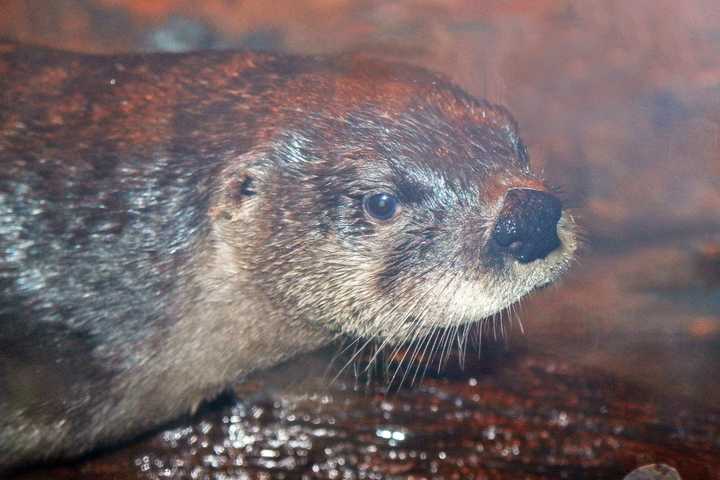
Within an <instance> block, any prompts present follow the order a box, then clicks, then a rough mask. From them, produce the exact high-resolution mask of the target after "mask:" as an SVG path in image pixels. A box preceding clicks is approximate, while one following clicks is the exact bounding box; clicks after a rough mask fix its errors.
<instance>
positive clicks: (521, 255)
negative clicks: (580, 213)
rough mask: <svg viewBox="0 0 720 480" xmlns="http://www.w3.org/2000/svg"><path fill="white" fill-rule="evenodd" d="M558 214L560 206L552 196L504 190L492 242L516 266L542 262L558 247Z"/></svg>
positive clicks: (529, 190) (532, 191) (526, 190)
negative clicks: (535, 261) (508, 256)
mask: <svg viewBox="0 0 720 480" xmlns="http://www.w3.org/2000/svg"><path fill="white" fill-rule="evenodd" d="M561 214H562V204H561V203H560V200H558V199H557V197H555V196H554V195H551V194H549V193H546V192H542V191H539V190H531V189H527V188H516V189H511V190H508V192H507V193H506V194H505V200H504V202H503V207H502V209H501V210H500V214H499V215H498V218H497V221H496V223H495V227H494V228H493V232H492V240H493V241H494V242H495V243H496V244H497V245H498V247H500V250H501V251H502V252H504V253H506V254H508V255H510V256H511V257H513V258H516V259H517V260H518V261H519V262H520V263H530V262H532V261H534V260H537V259H540V258H545V257H546V256H548V255H549V254H550V252H552V251H553V250H555V249H556V248H558V247H559V246H560V239H559V238H558V235H557V224H558V221H559V220H560V216H561Z"/></svg>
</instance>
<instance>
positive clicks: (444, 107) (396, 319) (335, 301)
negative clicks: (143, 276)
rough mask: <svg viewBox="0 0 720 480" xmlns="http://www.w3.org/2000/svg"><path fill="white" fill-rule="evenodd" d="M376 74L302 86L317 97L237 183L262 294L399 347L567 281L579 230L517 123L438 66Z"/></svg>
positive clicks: (300, 104) (306, 95)
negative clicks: (536, 168) (532, 158)
mask: <svg viewBox="0 0 720 480" xmlns="http://www.w3.org/2000/svg"><path fill="white" fill-rule="evenodd" d="M368 72H370V70H369V69H366V70H365V71H364V74H363V75H358V73H357V72H353V73H352V75H350V74H348V75H347V76H341V77H339V78H338V77H333V78H331V79H330V80H328V79H327V78H325V77H320V78H317V77H316V78H314V79H312V82H310V81H306V82H305V83H302V82H301V84H299V85H295V86H292V85H291V86H289V87H288V88H289V89H290V90H291V91H292V90H293V89H295V90H297V91H301V92H302V95H300V94H298V96H297V99H296V101H294V102H290V103H291V105H292V106H293V107H294V108H293V109H292V110H288V111H285V112H284V117H283V121H282V122H281V123H282V124H281V125H273V126H272V128H271V129H269V130H268V132H270V131H271V133H266V135H265V137H266V141H264V142H263V143H262V144H261V145H260V146H259V147H258V148H257V149H256V150H255V151H253V152H252V153H251V155H252V156H253V158H254V159H253V161H252V162H251V163H252V164H251V165H250V166H249V167H248V168H247V169H246V170H244V171H243V172H242V174H238V175H236V177H237V180H236V183H235V187H233V188H234V191H235V192H237V191H239V192H240V193H239V200H238V202H237V206H236V207H235V208H237V209H239V211H240V212H241V214H240V215H238V216H237V220H236V222H238V223H239V224H240V225H241V226H240V227H238V232H242V233H238V235H237V236H238V237H243V238H244V239H245V240H242V241H240V240H238V244H237V248H236V252H237V253H236V254H237V255H241V256H242V257H243V260H242V264H243V265H246V266H248V267H247V268H248V269H249V270H250V273H251V275H252V277H253V281H254V282H255V283H256V284H257V285H261V288H260V291H261V292H262V294H263V295H267V296H268V298H269V299H270V301H271V303H272V304H274V305H276V306H277V308H278V309H280V310H282V311H283V312H285V313H286V314H287V315H289V316H291V317H294V318H298V319H302V321H306V322H313V323H316V324H319V325H322V326H324V327H327V328H328V329H332V330H334V331H337V332H344V333H348V334H351V335H354V336H361V337H374V338H377V337H380V338H384V339H387V340H388V341H391V342H395V341H403V340H407V339H414V338H420V337H421V336H423V335H425V334H427V333H428V332H429V331H431V330H432V329H433V328H434V327H453V326H458V325H461V324H465V323H467V322H473V321H475V320H479V319H482V318H485V317H488V316H492V315H493V314H495V313H497V312H499V311H502V310H503V309H505V308H507V307H509V306H510V305H512V304H513V303H514V302H517V301H518V300H519V299H520V298H522V297H523V296H524V295H527V294H528V293H530V292H531V291H533V290H534V289H536V288H538V287H542V286H544V285H547V284H549V283H551V282H553V281H554V280H555V279H557V278H558V276H559V275H560V274H561V273H562V272H563V271H564V270H566V269H567V267H568V265H569V263H570V261H571V260H572V258H573V255H574V252H575V249H576V237H575V233H574V222H573V219H572V217H571V215H570V214H569V213H568V212H567V211H566V210H564V209H563V208H562V205H561V203H560V201H559V200H558V198H557V197H556V196H555V195H553V194H552V193H551V192H550V191H549V190H548V188H547V187H546V186H545V184H544V183H543V181H542V180H541V179H540V178H539V177H538V176H537V175H536V174H534V173H533V172H532V171H531V169H530V167H529V164H528V156H527V152H526V149H525V146H524V145H523V144H522V142H521V141H520V138H519V136H518V132H517V129H516V125H515V123H514V122H513V120H512V119H511V117H510V116H509V114H508V113H507V112H506V111H505V110H504V109H503V108H501V107H497V106H493V105H491V104H488V103H486V102H482V101H478V100H476V99H474V98H472V97H470V96H468V95H466V94H465V93H463V92H462V91H461V90H459V89H458V88H457V87H455V86H453V85H451V84H450V83H448V82H446V81H444V80H442V79H441V78H438V77H437V76H435V75H432V74H430V73H427V72H425V71H423V70H416V69H408V68H407V67H396V69H395V70H393V71H391V72H390V73H388V72H387V71H386V72H384V74H383V75H382V79H379V78H378V75H376V74H371V73H368ZM315 97H317V98H315ZM306 101H307V102H308V104H307V105H305V103H304V102H306ZM285 103H287V101H286V102H285ZM243 175H244V176H243Z"/></svg>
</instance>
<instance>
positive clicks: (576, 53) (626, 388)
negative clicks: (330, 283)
mask: <svg viewBox="0 0 720 480" xmlns="http://www.w3.org/2000/svg"><path fill="white" fill-rule="evenodd" d="M0 36H4V37H9V38H14V39H19V40H21V41H24V42H28V43H33V44H39V45H48V46H53V47H57V48H64V49H69V50H75V51H82V52H97V53H117V52H127V51H157V50H160V51H169V52H173V51H185V50H195V49H215V48H251V49H259V50H270V51H282V52H293V53H300V54H326V53H336V52H347V51H362V52H365V53H368V54H371V55H376V56H378V57H383V58H389V59H395V60H402V61H406V62H410V63H414V64H418V65H422V66H426V67H428V68H431V69H434V70H437V71H440V72H442V73H444V74H445V75H447V76H448V77H450V78H452V79H453V80H454V81H455V82H456V83H458V84H459V85H461V86H462V87H463V88H465V89H466V90H468V91H469V92H471V93H472V94H474V95H476V96H479V97H485V98H488V99H489V100H491V101H493V102H495V103H501V104H504V105H506V106H507V107H508V108H509V109H510V110H511V111H512V112H513V114H514V116H515V118H516V119H517V120H518V122H519V124H520V128H521V132H522V134H523V137H524V140H525V143H526V144H527V145H528V147H529V150H530V155H531V162H532V163H533V164H534V166H535V168H536V169H540V170H542V171H544V172H545V176H546V178H547V179H548V181H549V182H550V183H551V184H554V185H559V186H560V187H561V188H562V191H563V192H564V197H565V198H566V200H567V203H568V204H569V205H570V206H571V207H573V208H575V209H576V215H577V217H578V219H579V221H580V223H581V225H582V227H583V230H584V231H585V237H586V239H587V240H586V244H585V247H584V249H583V250H584V251H583V252H582V255H581V258H580V260H579V262H578V264H577V265H576V266H575V268H574V270H573V271H572V272H571V274H570V275H568V276H567V277H566V278H565V279H564V280H563V281H562V282H561V283H560V284H559V285H558V286H554V287H552V288H550V289H547V290H544V291H542V292H539V293H538V294H536V295H534V296H533V297H532V298H531V299H530V300H528V301H525V302H524V303H523V306H522V310H521V315H520V316H521V318H522V322H523V326H524V332H521V331H520V329H519V328H518V324H517V323H514V324H513V328H512V331H511V333H510V335H509V337H508V338H506V339H505V340H502V341H498V342H493V339H492V338H490V339H487V340H488V341H487V342H486V343H487V344H488V345H487V348H486V349H485V350H484V356H483V357H482V358H478V356H477V355H476V354H475V355H474V356H473V358H472V359H468V360H467V362H466V365H464V368H462V369H461V368H459V365H455V364H453V362H450V364H449V365H448V366H447V367H446V368H445V369H444V370H442V371H441V372H440V373H434V374H431V375H429V376H427V377H426V378H425V380H424V381H423V382H421V383H420V385H417V386H416V387H415V388H412V389H410V388H401V389H400V391H399V392H394V393H392V394H391V395H386V394H385V393H384V391H383V390H382V389H381V388H379V387H374V386H372V385H370V386H369V387H364V388H358V386H357V383H358V382H357V381H355V380H354V377H352V375H350V377H349V378H344V377H341V378H340V379H339V380H337V381H336V382H335V383H332V384H330V382H329V381H327V378H326V377H324V376H323V369H322V368H319V369H317V371H319V372H320V373H319V374H318V375H314V376H311V377H312V378H311V379H303V380H300V379H298V378H297V377H296V376H295V374H296V373H297V372H294V373H288V372H292V370H288V369H284V370H283V372H284V373H279V374H277V375H274V376H265V375H264V376H263V377H262V378H260V379H259V380H257V381H255V382H250V383H248V384H243V385H240V386H238V392H237V395H236V396H237V398H231V399H226V401H224V402H220V404H219V405H211V406H209V407H207V409H206V411H204V413H202V414H201V415H200V416H199V417H195V418H192V419H185V420H184V421H181V422H180V423H179V424H178V425H176V426H174V429H171V430H168V431H165V432H160V433H158V434H157V435H155V436H151V437H150V438H147V439H144V440H143V441H141V442H138V443H133V444H132V445H130V446H129V447H127V448H126V449H124V450H121V451H114V452H111V453H110V454H107V455H103V456H100V457H99V458H93V459H90V460H89V461H86V462H84V463H81V464H79V465H72V466H63V467H56V468H55V469H54V470H51V471H50V473H51V474H52V475H53V476H56V477H62V476H65V478H79V477H80V476H82V475H85V476H87V478H160V477H178V478H184V477H186V476H192V478H622V476H623V474H624V473H626V472H628V471H630V470H632V468H634V467H636V466H639V465H642V464H644V463H651V462H665V463H669V464H671V465H674V466H675V467H677V468H678V469H679V470H680V473H681V474H682V475H683V478H720V474H718V471H720V470H718V468H720V460H718V458H720V382H719V381H718V379H719V378H720V4H719V3H718V2H716V1H715V0H690V1H685V2H676V1H672V0H638V1H634V2H625V1H622V0H604V1H570V0H532V1H530V0H483V1H476V0H446V1H441V0H403V1H401V0H398V1H380V0H377V1H371V0H355V1H351V0H280V1H273V2H267V1H260V0H204V1H202V2H197V1H191V0H26V1H21V0H1V1H0ZM493 343H495V346H494V347H493V346H492V344H493ZM322 355H323V354H319V356H318V357H317V358H315V359H313V358H309V359H306V360H304V362H306V363H304V364H303V365H305V364H307V365H311V364H313V362H315V363H318V364H323V363H326V360H324V359H325V358H326V357H323V356H322ZM325 355H329V354H325ZM456 363H459V362H456ZM341 364H342V362H341ZM303 370H308V369H307V368H303ZM434 370H435V371H436V370H437V369H434ZM332 376H334V375H330V377H332ZM290 377H292V378H290ZM288 379H290V380H292V381H291V382H288ZM360 390H363V391H360ZM367 390H370V391H369V392H368V391H367ZM403 405H404V406H403ZM349 409H350V410H351V411H352V412H354V416H348V415H349V411H350V410H349ZM433 409H434V410H433ZM400 412H404V413H400ZM438 412H440V413H438ZM463 419H464V420H463ZM472 419H474V420H472ZM253 432H254V433H253ZM233 435H235V436H233ZM238 435H240V437H237V436H238ZM242 435H245V437H242ZM250 437H252V438H250ZM238 438H241V439H240V440H238ZM243 439H244V440H243ZM203 442H204V443H203ZM292 442H295V443H292ZM199 445H204V446H202V447H200V446H199ZM292 445H294V446H292ZM50 473H48V471H41V472H39V473H37V472H35V473H33V472H30V473H28V474H27V475H30V476H33V475H36V476H38V477H37V478H42V476H43V475H49V474H50ZM222 475H226V476H225V477H223V476H222ZM228 475H229V476H228Z"/></svg>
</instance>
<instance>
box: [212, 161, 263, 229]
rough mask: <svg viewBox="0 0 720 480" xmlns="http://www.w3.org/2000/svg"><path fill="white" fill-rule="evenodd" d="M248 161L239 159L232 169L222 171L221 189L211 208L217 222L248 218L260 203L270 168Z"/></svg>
mask: <svg viewBox="0 0 720 480" xmlns="http://www.w3.org/2000/svg"><path fill="white" fill-rule="evenodd" d="M243 160H245V161H243ZM247 160H248V159H246V158H245V159H239V161H237V162H234V164H235V165H233V166H232V167H231V168H226V169H223V170H222V171H221V173H220V179H221V180H220V182H219V183H220V185H219V189H218V191H217V192H216V196H215V201H214V202H213V207H212V208H211V216H212V217H213V218H214V219H215V220H219V221H230V222H234V221H238V220H240V221H241V220H242V219H243V218H247V216H248V215H249V214H250V212H251V211H252V210H253V209H254V207H253V206H254V205H256V204H257V203H258V197H259V196H262V190H263V187H262V185H263V184H264V180H265V177H266V176H267V170H268V168H267V166H266V165H263V164H262V163H260V162H253V163H250V162H247V163H246V161H247ZM250 160H251V161H252V160H253V159H250ZM238 164H239V165H238Z"/></svg>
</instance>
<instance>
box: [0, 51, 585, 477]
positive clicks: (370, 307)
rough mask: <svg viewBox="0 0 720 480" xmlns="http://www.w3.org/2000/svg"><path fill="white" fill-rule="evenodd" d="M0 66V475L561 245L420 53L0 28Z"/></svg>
mask: <svg viewBox="0 0 720 480" xmlns="http://www.w3.org/2000/svg"><path fill="white" fill-rule="evenodd" d="M0 73H1V75H0V91H2V92H3V95H2V96H1V97H0V165H1V166H2V168H0V320H1V321H0V467H5V468H7V467H8V466H12V465H18V464H26V463H33V462H37V461H41V460H45V459H56V458H63V457H72V456H77V455H80V454H83V453H85V452H87V451H90V450H93V449H95V448H97V447H99V446H107V445H112V444H113V443H115V442H117V441H119V440H121V439H127V438H129V437H132V436H133V435H137V434H140V433H142V432H144V431H147V430H148V429H150V428H153V427H155V426H158V425H161V424H163V423H164V422H167V421H169V420H171V419H173V418H175V417H177V416H178V415H181V414H183V413H187V412H191V411H193V410H194V409H195V408H196V407H197V405H198V404H199V403H200V402H202V401H203V400H206V399H209V398H212V397H213V396H215V395H216V394H217V393H219V392H221V391H222V390H223V389H225V388H227V386H228V385H229V384H230V383H231V382H233V381H237V380H241V379H242V378H243V377H244V376H246V375H247V374H249V373H251V372H253V371H256V370H259V369H263V368H267V367H270V366H273V365H276V364H278V363H279V362H281V361H283V360H286V359H288V358H291V357H292V356H294V355H297V354H299V353H302V352H307V351H310V350H313V349H316V348H318V347H320V346H323V345H326V344H328V343H329V342H331V341H333V340H334V339H335V338H337V337H338V336H339V335H342V334H345V335H350V336H353V337H355V338H359V339H379V340H381V341H382V342H383V343H385V344H398V343H401V342H405V341H408V340H415V339H417V338H422V337H423V336H426V335H428V333H429V332H431V331H432V330H433V329H435V328H437V327H457V326H460V325H464V324H467V323H469V322H475V321H478V320H481V319H483V318H486V317H489V316H492V315H494V314H496V313H498V312H500V311H502V310H503V309H506V308H508V307H509V306H511V305H512V304H513V303H514V302H517V301H518V300H519V299H521V298H522V297H523V296H524V295H527V294H528V293H530V292H531V291H533V290H534V289H537V288H539V287H542V286H545V285H547V284H549V283H551V282H553V281H555V280H556V279H557V278H558V277H559V276H560V275H561V274H562V273H563V272H564V271H565V270H566V269H567V268H568V266H569V264H570V263H571V262H572V260H573V258H574V255H575V251H576V248H577V240H576V227H575V222H574V221H573V218H572V215H571V214H570V213H569V212H568V211H567V210H566V209H564V208H563V206H562V204H561V202H560V200H559V199H558V198H557V196H556V195H555V194H554V193H553V192H552V189H550V188H549V187H548V186H547V185H546V184H545V183H544V181H543V180H542V178H540V177H539V176H538V175H537V174H536V173H533V171H532V170H531V168H530V165H529V161H528V154H527V150H526V148H525V146H524V145H523V143H522V141H521V140H520V136H519V133H518V129H517V125H516V123H515V122H514V120H513V119H512V117H511V116H510V114H509V113H508V112H507V111H506V110H505V109H504V108H503V107H500V106H496V105H493V104H491V103H489V102H487V101H484V100H479V99H476V98H473V97H472V96H470V95H468V94H467V93H465V92H464V91H463V90H461V89H460V88H459V87H457V86H455V85H454V84H452V83H451V82H450V81H448V80H447V79H445V78H444V77H442V76H440V75H438V74H435V73H432V72H429V71H427V70H424V69H421V68H417V67H412V66H408V65H403V64H399V63H391V62H384V61H379V60H373V59H369V58H366V57H363V56H358V55H339V56H332V57H300V56H287V55H276V54H268V53H253V52H232V51H228V52H198V53H186V54H130V55H112V56H93V55H82V54H77V53H68V52H61V51H55V50H50V49H44V48H36V47H28V46H22V45H18V44H15V43H3V44H0Z"/></svg>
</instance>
